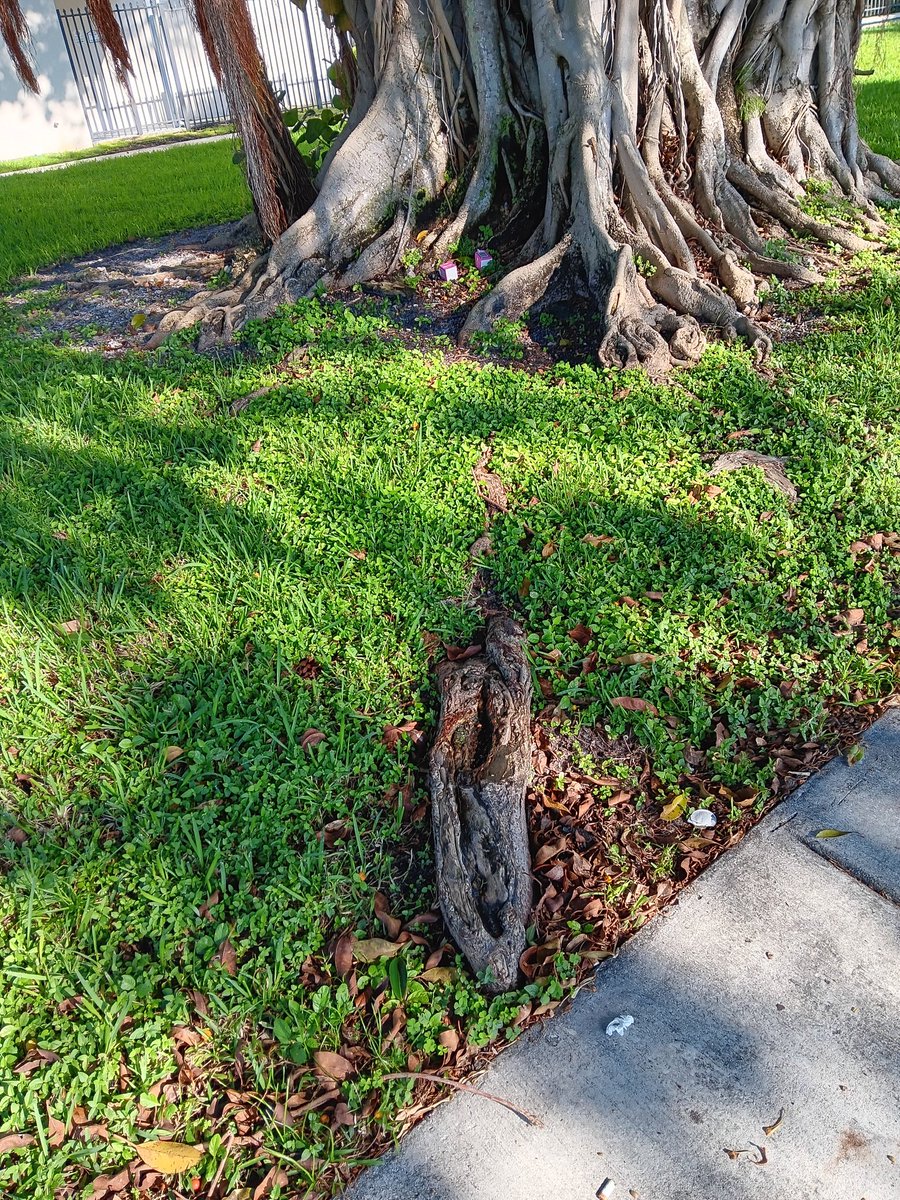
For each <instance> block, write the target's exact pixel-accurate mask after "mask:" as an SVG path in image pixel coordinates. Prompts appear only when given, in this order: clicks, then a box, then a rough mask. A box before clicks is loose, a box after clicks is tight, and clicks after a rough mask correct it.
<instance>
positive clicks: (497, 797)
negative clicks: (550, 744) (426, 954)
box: [429, 615, 532, 992]
mask: <svg viewBox="0 0 900 1200" xmlns="http://www.w3.org/2000/svg"><path fill="white" fill-rule="evenodd" d="M523 639H524V634H523V631H522V630H521V628H520V627H519V626H518V625H517V624H516V622H515V621H513V620H512V619H511V618H510V617H508V616H505V615H496V616H493V617H491V618H490V620H489V621H488V624H487V632H486V636H485V645H484V651H483V653H482V654H480V655H477V656H475V657H473V658H468V659H465V660H462V661H458V662H449V661H448V662H444V663H442V664H441V666H440V667H439V668H438V684H439V687H440V692H441V711H440V719H439V723H438V731H437V736H436V737H435V741H434V745H433V747H432V751H431V758H430V763H429V787H430V791H431V804H432V827H433V831H434V845H435V857H436V866H437V881H438V898H439V901H440V905H441V911H442V912H443V914H444V920H445V921H446V924H447V928H448V930H449V932H450V934H451V936H452V937H453V938H454V940H455V941H456V943H457V945H458V946H459V948H460V949H461V950H462V952H463V953H464V954H465V956H466V958H467V959H468V961H469V963H470V965H471V967H472V969H473V970H474V971H475V972H476V973H477V974H478V975H479V976H482V977H484V979H485V986H486V987H487V989H488V990H489V991H493V992H503V991H509V990H510V989H511V988H513V987H515V985H516V982H517V980H518V976H519V959H520V957H521V955H522V953H523V952H524V950H525V948H526V929H527V926H528V924H529V919H530V916H531V904H532V881H531V855H530V851H529V846H528V830H527V822H526V817H525V791H526V788H527V786H528V782H529V779H530V775H531V724H530V720H531V674H530V671H529V667H528V662H527V660H526V658H525V652H524V648H523Z"/></svg>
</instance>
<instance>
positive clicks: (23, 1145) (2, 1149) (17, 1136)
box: [0, 1133, 34, 1158]
mask: <svg viewBox="0 0 900 1200" xmlns="http://www.w3.org/2000/svg"><path fill="white" fill-rule="evenodd" d="M33 1145H34V1137H33V1136H32V1135H31V1134H30V1133H5V1134H4V1135H3V1136H2V1137H0V1158H2V1157H3V1156H4V1155H5V1154H9V1153H10V1151H12V1150H27V1149H28V1147H29V1146H33Z"/></svg>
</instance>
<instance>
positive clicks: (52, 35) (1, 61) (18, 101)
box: [0, 0, 91, 161]
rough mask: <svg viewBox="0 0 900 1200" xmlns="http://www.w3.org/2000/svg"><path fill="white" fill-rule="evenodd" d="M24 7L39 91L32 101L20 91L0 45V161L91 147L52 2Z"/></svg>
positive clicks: (34, 0)
mask: <svg viewBox="0 0 900 1200" xmlns="http://www.w3.org/2000/svg"><path fill="white" fill-rule="evenodd" d="M23 8H24V10H25V20H26V21H27V23H28V28H29V29H30V30H31V36H32V39H33V45H32V48H33V51H34V61H35V64H36V67H37V75H38V82H39V83H40V85H41V92H40V95H39V96H33V95H31V93H30V92H28V91H26V90H25V89H24V88H23V87H22V85H21V83H20V82H19V80H18V78H17V76H16V72H15V70H14V69H13V65H12V62H11V61H10V57H9V54H8V53H7V51H6V47H5V46H3V45H2V43H0V161H2V160H3V159H8V158H23V157H25V156H26V155H29V154H47V153H49V152H51V151H53V150H76V149H79V148H80V147H82V146H89V145H90V144H91V139H90V135H89V134H88V131H87V126H86V125H85V122H84V112H83V110H82V107H81V101H80V100H79V98H78V89H77V88H76V86H75V77H74V76H73V74H72V68H71V66H70V64H69V56H68V55H67V53H66V47H65V44H64V42H63V39H62V34H61V33H60V29H59V22H58V20H57V18H56V8H55V6H54V4H53V0H31V3H27V2H26V4H24V5H23Z"/></svg>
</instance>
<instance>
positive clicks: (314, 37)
mask: <svg viewBox="0 0 900 1200" xmlns="http://www.w3.org/2000/svg"><path fill="white" fill-rule="evenodd" d="M248 6H249V9H250V15H251V18H252V20H253V24H254V28H255V29H256V36H257V40H258V42H259V46H260V50H261V52H262V56H263V60H264V61H265V64H266V68H267V70H268V74H269V78H270V80H271V82H272V86H273V87H274V89H275V91H276V93H279V94H283V95H284V102H285V105H286V106H291V107H299V108H303V107H306V106H308V105H322V104H325V103H327V102H328V100H330V98H331V96H332V94H333V90H334V89H333V88H332V87H331V85H330V84H329V81H328V74H327V73H328V67H329V66H330V65H331V63H332V62H333V61H334V58H335V56H336V54H337V46H336V44H335V40H334V34H333V33H332V31H331V30H329V29H328V28H326V26H325V23H324V22H323V20H322V17H321V15H320V13H319V9H318V6H317V5H307V7H306V10H305V11H303V12H301V11H300V9H299V8H298V7H297V6H296V5H294V4H291V3H290V0H249V5H248ZM113 11H114V12H115V16H116V20H117V21H118V23H119V27H120V29H121V30H122V36H123V38H124V39H125V45H126V46H127V47H128V51H129V54H130V56H131V62H132V66H133V68H134V73H133V76H132V78H131V79H130V95H129V92H128V91H127V90H126V89H125V88H123V87H122V85H121V84H120V83H119V81H118V80H117V79H116V75H115V71H114V70H113V67H112V64H111V62H110V60H109V55H108V54H107V53H106V51H105V50H104V48H103V46H102V44H101V42H100V39H99V36H98V34H97V31H96V29H95V28H94V25H93V23H92V21H91V18H90V14H89V13H88V11H87V9H76V8H72V9H61V10H60V11H59V13H58V15H59V23H60V27H61V28H62V34H63V39H64V41H65V44H66V49H67V50H68V53H69V61H70V62H71V65H72V70H73V72H74V75H75V82H76V84H77V86H78V93H79V96H80V97H81V103H82V106H83V108H84V114H85V120H86V122H87V127H88V131H89V132H90V135H91V137H92V138H93V140H94V141H95V142H98V141H103V140H104V139H108V138H116V137H131V136H133V135H138V134H142V133H155V132H157V131H162V130H166V129H202V128H204V127H207V126H210V125H218V124H220V123H222V122H225V121H228V120H229V111H228V103H227V101H226V99H225V96H224V95H223V94H222V92H221V90H220V88H219V87H218V85H217V83H216V80H215V77H214V75H213V73H212V70H211V69H210V66H209V62H208V61H207V58H206V54H205V52H204V50H203V45H202V42H201V41H200V36H199V34H198V32H197V29H196V26H195V25H194V21H193V18H192V16H191V13H190V10H189V8H188V6H187V4H186V3H185V0H138V2H137V3H135V4H134V5H127V4H121V5H117V6H116V7H115V8H114V10H113Z"/></svg>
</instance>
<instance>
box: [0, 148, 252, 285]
mask: <svg viewBox="0 0 900 1200" xmlns="http://www.w3.org/2000/svg"><path fill="white" fill-rule="evenodd" d="M233 153H234V151H233V147H232V144H231V142H230V141H222V142H212V143H210V144H209V145H199V146H175V147H173V148H172V149H171V150H163V151H159V152H156V153H153V154H143V155H133V156H131V157H128V158H109V159H106V160H100V161H97V162H85V163H78V164H77V165H75V166H73V167H67V168H66V169H65V170H63V171H47V172H44V173H42V174H37V175H19V176H15V175H13V176H9V177H8V178H6V179H0V229H2V230H4V236H3V238H2V239H0V286H2V285H3V284H5V283H7V282H8V281H9V280H10V279H11V278H12V277H13V276H15V275H19V274H22V273H25V272H28V271H32V270H35V269H37V268H38V267H42V266H47V265H48V264H51V263H55V262H60V261H61V260H62V259H65V258H74V257H76V256H77V255H79V254H86V253H87V252H88V251H89V250H97V249H100V248H101V247H103V246H109V245H113V244H115V243H116V242H126V241H131V240H133V239H135V238H142V237H152V236H154V235H156V234H162V233H170V232H172V231H173V230H176V229H190V228H191V227H192V226H196V225H205V224H211V223H214V222H216V221H228V220H231V219H233V218H235V217H240V216H243V214H244V213H246V212H248V211H249V208H250V196H249V192H248V191H247V186H246V184H245V182H244V178H243V175H242V173H241V168H240V167H238V166H235V164H234V163H233V162H232V161H231V159H232V154H233ZM12 231H14V233H13V232H12Z"/></svg>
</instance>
